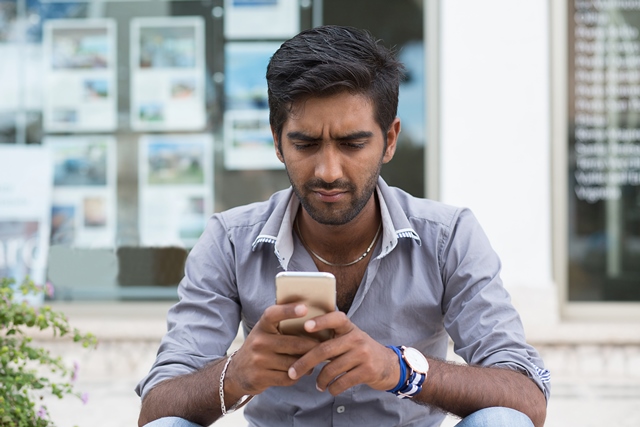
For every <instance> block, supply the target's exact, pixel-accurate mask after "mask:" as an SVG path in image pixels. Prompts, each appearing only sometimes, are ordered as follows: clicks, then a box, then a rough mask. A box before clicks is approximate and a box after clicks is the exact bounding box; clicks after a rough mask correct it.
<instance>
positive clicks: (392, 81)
mask: <svg viewBox="0 0 640 427" xmlns="http://www.w3.org/2000/svg"><path fill="white" fill-rule="evenodd" d="M403 71H404V67H403V66H402V64H401V63H400V62H399V61H398V60H397V59H396V57H395V53H394V52H393V51H392V50H391V49H388V48H386V47H384V46H382V45H381V44H379V40H376V39H375V38H374V37H373V36H372V35H371V34H370V33H369V32H367V31H364V30H359V29H357V28H352V27H340V26H335V25H325V26H322V27H316V28H312V29H310V30H305V31H302V32H301V33H299V34H298V35H296V36H295V37H293V38H292V39H290V40H288V41H286V42H284V43H283V44H282V46H280V48H279V49H278V50H277V51H276V53H274V54H273V56H272V57H271V60H270V61H269V65H268V66H267V84H268V88H269V90H268V94H269V109H270V112H269V123H270V124H271V126H272V127H273V129H274V130H275V131H276V134H277V136H278V141H279V142H280V141H281V136H282V127H283V126H284V123H285V122H286V120H287V118H288V117H289V113H290V112H291V109H292V107H293V104H294V103H296V102H298V101H304V100H305V99H308V98H310V97H322V96H330V95H334V94H337V93H339V92H343V91H348V92H351V93H354V94H363V95H365V96H367V97H369V98H370V99H371V101H372V102H373V106H374V111H375V112H374V114H375V120H376V122H377V123H378V125H379V126H380V128H381V129H382V131H383V132H386V131H387V129H389V127H390V126H391V123H392V122H393V120H394V119H395V117H396V114H397V111H398V87H399V85H400V80H401V79H402V77H403Z"/></svg>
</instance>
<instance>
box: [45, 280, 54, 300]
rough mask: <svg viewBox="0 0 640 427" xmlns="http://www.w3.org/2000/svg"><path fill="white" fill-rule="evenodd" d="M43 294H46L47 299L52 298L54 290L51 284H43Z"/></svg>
mask: <svg viewBox="0 0 640 427" xmlns="http://www.w3.org/2000/svg"><path fill="white" fill-rule="evenodd" d="M44 292H45V293H46V294H47V296H48V297H49V298H53V294H54V293H55V289H54V287H53V284H51V282H47V283H45V285H44Z"/></svg>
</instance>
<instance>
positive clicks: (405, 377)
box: [387, 346, 427, 399]
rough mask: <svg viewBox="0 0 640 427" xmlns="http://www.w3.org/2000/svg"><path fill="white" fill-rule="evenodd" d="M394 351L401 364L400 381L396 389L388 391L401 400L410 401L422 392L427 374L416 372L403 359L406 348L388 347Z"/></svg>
mask: <svg viewBox="0 0 640 427" xmlns="http://www.w3.org/2000/svg"><path fill="white" fill-rule="evenodd" d="M387 347H388V348H390V349H392V350H393V351H394V352H395V353H396V355H397V356H398V362H399V363H400V380H399V381H398V384H397V385H396V387H394V388H393V389H391V390H387V391H388V392H389V393H393V394H395V395H396V396H397V397H398V398H399V399H409V398H411V397H413V396H415V395H416V394H418V393H420V391H421V390H422V384H424V381H425V380H426V378H427V375H426V374H423V373H420V372H416V371H414V370H413V369H412V368H411V367H410V366H409V365H408V364H407V362H406V360H405V358H404V357H403V349H404V347H396V346H387Z"/></svg>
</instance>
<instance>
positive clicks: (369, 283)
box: [137, 26, 549, 427]
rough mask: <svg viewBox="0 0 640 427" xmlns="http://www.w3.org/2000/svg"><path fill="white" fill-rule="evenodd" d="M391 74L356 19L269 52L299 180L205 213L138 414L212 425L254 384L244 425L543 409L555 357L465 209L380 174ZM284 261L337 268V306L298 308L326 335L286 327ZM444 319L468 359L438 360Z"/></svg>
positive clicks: (274, 119) (388, 137)
mask: <svg viewBox="0 0 640 427" xmlns="http://www.w3.org/2000/svg"><path fill="white" fill-rule="evenodd" d="M401 76H402V66H401V64H399V63H398V62H397V60H396V59H395V58H394V56H393V54H392V52H390V51H389V50H387V49H385V48H384V47H382V46H381V45H379V44H378V43H377V42H376V40H375V39H373V38H372V37H371V36H370V35H369V34H368V33H365V32H362V31H359V30H356V29H353V28H345V27H335V26H325V27H319V28H315V29H312V30H308V31H304V32H302V33H300V34H299V35H297V36H296V37H294V38H293V39H291V40H289V41H287V42H285V43H284V44H283V45H282V46H281V47H280V49H279V50H278V51H277V52H276V53H275V54H274V55H273V57H272V59H271V61H270V64H269V66H268V68H267V81H268V85H269V107H270V123H271V128H272V132H273V137H274V141H275V145H276V154H277V156H278V158H279V159H280V161H282V162H283V163H284V164H285V166H286V171H287V173H288V175H289V179H290V181H291V185H292V188H290V189H288V190H285V191H280V192H277V193H275V194H274V195H273V196H272V197H271V198H270V199H269V200H268V201H266V202H262V203H255V204H251V205H248V206H242V207H238V208H234V209H231V210H229V211H226V212H222V213H220V214H216V215H214V216H213V217H212V218H211V220H210V221H209V224H208V225H207V229H206V230H205V232H204V233H203V236H202V237H201V239H200V241H199V242H198V244H197V245H196V246H195V247H194V248H193V250H192V251H191V253H190V255H189V259H188V261H187V266H186V269H185V277H184V279H183V281H182V282H181V284H180V286H179V294H180V302H179V303H178V304H176V305H175V306H174V307H173V308H172V309H171V310H170V312H169V315H168V326H169V331H168V333H167V335H166V336H165V337H164V339H163V341H162V344H161V346H160V349H159V352H158V356H157V359H156V362H155V364H154V366H153V367H152V369H151V372H150V373H149V375H148V376H147V377H146V378H144V379H143V380H142V381H141V382H140V384H139V385H138V388H137V392H138V393H139V394H140V395H142V397H143V401H142V409H141V414H140V419H139V425H140V426H142V425H145V424H147V423H150V422H151V421H153V420H157V421H155V422H153V423H151V424H149V425H152V426H163V425H175V426H179V425H185V426H194V425H203V426H205V425H209V424H210V423H212V422H214V421H215V420H216V419H218V418H219V417H220V416H221V415H222V414H225V413H226V412H228V411H229V409H230V408H235V407H237V406H240V405H243V404H245V403H246V402H247V401H248V400H250V399H251V398H252V397H253V399H252V400H251V402H250V403H248V404H247V406H245V409H244V415H245V417H246V418H247V420H248V422H249V424H250V425H251V426H279V425H304V426H326V425H346V426H356V425H358V426H378V425H379V426H401V425H402V426H436V425H439V424H440V423H441V421H442V419H443V418H444V416H445V413H446V412H449V413H452V414H455V415H458V416H460V417H462V418H463V420H462V421H461V423H460V424H459V425H460V426H464V427H469V426H480V425H483V426H484V425H491V426H510V427H512V426H531V425H535V426H536V427H539V426H542V425H543V424H544V419H545V415H546V399H547V398H548V396H549V384H548V379H549V378H548V372H547V371H545V370H544V368H543V363H542V360H541V359H540V357H539V356H538V354H537V352H536V351H535V350H534V349H533V348H532V347H530V346H529V345H527V344H526V342H525V337H524V333H523V330H522V325H521V323H520V320H519V317H518V314H517V313H516V311H515V310H514V308H513V307H512V305H511V303H510V300H509V296H508V294H507V292H506V291H505V290H504V288H503V286H502V282H501V280H500V277H499V270H500V262H499V259H498V257H497V255H496V254H495V253H494V252H493V250H492V249H491V247H490V245H489V243H488V241H487V239H486V237H485V235H484V233H483V231H482V230H481V228H480V226H479V224H478V223H477V221H476V220H475V218H474V217H473V215H472V214H471V213H470V212H469V211H468V210H466V209H458V208H454V207H450V206H445V205H443V204H440V203H437V202H433V201H429V200H425V199H418V198H414V197H412V196H410V195H409V194H407V193H405V192H403V191H402V190H399V189H397V188H391V187H389V186H388V185H387V184H386V183H385V182H384V180H382V179H381V178H380V177H379V175H380V169H381V166H382V164H384V163H387V162H389V161H390V160H391V159H392V157H393V155H394V152H395V149H396V143H397V138H398V134H399V132H400V120H399V119H398V118H397V117H396V110H397V104H398V86H399V82H400V79H401ZM285 270H286V271H325V272H330V273H333V274H334V275H335V277H336V280H337V306H338V310H336V311H335V312H332V313H329V314H326V315H322V316H319V317H316V318H314V319H313V320H311V321H308V322H306V323H305V328H306V329H307V331H309V332H315V331H319V330H324V329H331V330H333V332H334V337H333V338H332V339H330V340H328V341H324V342H317V341H315V340H312V339H309V338H303V337H297V336H287V335H282V334H280V333H279V332H278V324H279V322H280V321H282V320H284V319H290V318H295V317H302V316H304V315H305V314H306V313H307V310H308V308H307V307H306V306H304V305H303V304H299V303H292V304H286V305H274V301H275V285H274V278H275V275H276V274H277V273H278V272H280V271H285ZM240 321H242V323H243V327H244V333H245V337H246V338H245V340H244V342H243V343H242V346H241V347H240V349H239V350H238V351H237V352H236V353H233V354H232V355H231V356H226V354H227V350H228V348H229V346H230V345H231V343H232V341H233V339H234V338H235V336H236V333H237V330H238V326H239V323H240ZM449 337H451V338H452V340H453V342H454V345H455V347H454V349H455V351H456V352H457V354H459V355H460V356H461V357H463V358H464V359H465V360H466V361H467V362H468V365H459V364H453V363H448V362H446V361H444V360H443V359H444V358H445V357H446V352H447V345H448V339H449ZM186 420H188V421H186ZM194 423H195V424H194Z"/></svg>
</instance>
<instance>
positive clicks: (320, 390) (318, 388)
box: [316, 384, 324, 393]
mask: <svg viewBox="0 0 640 427" xmlns="http://www.w3.org/2000/svg"><path fill="white" fill-rule="evenodd" d="M316 390H318V391H319V392H320V393H322V392H323V391H324V390H323V389H321V388H320V387H319V386H318V384H316Z"/></svg>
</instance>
